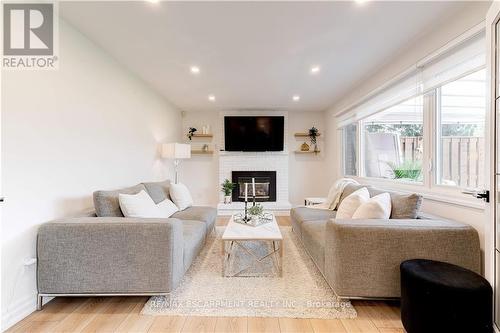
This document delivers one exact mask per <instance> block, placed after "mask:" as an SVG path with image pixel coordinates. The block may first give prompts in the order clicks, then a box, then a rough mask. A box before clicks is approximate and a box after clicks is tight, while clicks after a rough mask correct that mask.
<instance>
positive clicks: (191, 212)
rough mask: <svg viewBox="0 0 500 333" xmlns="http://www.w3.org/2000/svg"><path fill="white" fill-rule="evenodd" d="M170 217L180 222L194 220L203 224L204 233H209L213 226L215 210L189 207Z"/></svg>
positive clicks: (215, 216) (215, 215)
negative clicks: (204, 226)
mask: <svg viewBox="0 0 500 333" xmlns="http://www.w3.org/2000/svg"><path fill="white" fill-rule="evenodd" d="M172 217H174V218H177V219H181V220H194V221H201V222H204V223H205V225H206V231H207V232H210V231H211V230H212V228H213V227H214V225H215V219H216V218H217V209H215V208H213V207H203V206H191V207H189V208H186V209H184V210H183V211H179V212H176V213H174V214H173V215H172Z"/></svg>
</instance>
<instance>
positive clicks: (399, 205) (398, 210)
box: [340, 184, 422, 219]
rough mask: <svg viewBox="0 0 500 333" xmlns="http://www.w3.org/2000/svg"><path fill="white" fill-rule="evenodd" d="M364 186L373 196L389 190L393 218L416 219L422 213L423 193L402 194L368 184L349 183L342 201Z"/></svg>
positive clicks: (343, 193) (341, 198) (341, 197)
mask: <svg viewBox="0 0 500 333" xmlns="http://www.w3.org/2000/svg"><path fill="white" fill-rule="evenodd" d="M362 187H366V188H367V189H368V192H370V196H371V197H373V196H376V195H377V194H381V193H384V192H387V193H389V194H390V195H391V204H392V211H391V219H416V218H417V217H418V215H419V214H420V206H421V205H422V196H421V195H418V194H416V193H412V194H402V193H397V192H392V191H385V190H381V189H378V188H375V187H372V186H367V185H353V184H349V185H347V186H346V187H345V189H344V191H343V192H342V195H341V196H340V202H342V200H344V199H345V198H346V197H347V196H349V195H350V194H351V193H353V192H355V191H357V190H359V189H360V188H362Z"/></svg>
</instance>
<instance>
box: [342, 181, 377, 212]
mask: <svg viewBox="0 0 500 333" xmlns="http://www.w3.org/2000/svg"><path fill="white" fill-rule="evenodd" d="M363 187H366V188H370V186H369V185H355V184H349V185H347V186H346V187H344V190H343V191H342V194H341V195H340V200H339V206H340V204H341V203H342V201H344V199H345V198H347V197H348V196H350V195H351V194H353V193H354V192H356V191H357V190H359V189H361V188H363ZM337 207H338V206H337Z"/></svg>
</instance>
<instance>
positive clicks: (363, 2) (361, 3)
mask: <svg viewBox="0 0 500 333" xmlns="http://www.w3.org/2000/svg"><path fill="white" fill-rule="evenodd" d="M354 2H356V3H357V4H358V5H364V4H365V3H367V2H368V0H354Z"/></svg>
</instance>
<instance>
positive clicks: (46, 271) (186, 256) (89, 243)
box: [37, 181, 217, 308]
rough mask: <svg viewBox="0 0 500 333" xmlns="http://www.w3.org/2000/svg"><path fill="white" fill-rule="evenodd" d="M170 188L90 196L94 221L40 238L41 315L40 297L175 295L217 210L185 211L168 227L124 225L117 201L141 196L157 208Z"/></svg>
mask: <svg viewBox="0 0 500 333" xmlns="http://www.w3.org/2000/svg"><path fill="white" fill-rule="evenodd" d="M169 185H170V181H164V182H156V183H142V184H139V185H136V186H133V187H130V188H125V189H121V190H117V191H97V192H95V193H94V206H95V214H91V215H93V216H86V217H76V218H67V219H61V220H57V221H52V222H48V223H45V224H43V225H41V227H40V228H39V230H38V240H37V256H38V274H37V282H38V307H39V308H41V306H42V298H43V297H45V296H78V295H166V294H169V293H170V292H171V291H173V290H174V289H175V288H176V287H177V285H178V284H179V282H180V281H181V279H182V277H183V276H184V274H185V272H186V271H187V270H188V268H189V267H190V266H191V263H192V262H193V261H194V259H195V258H196V256H197V255H198V254H199V252H200V250H201V249H202V247H203V245H204V243H205V239H206V237H207V235H208V234H209V233H210V232H211V231H212V230H213V229H214V227H215V220H216V215H217V210H216V209H215V208H211V207H200V206H198V207H189V208H187V209H185V210H184V211H181V212H177V213H175V214H174V215H173V216H172V217H171V218H166V219H151V218H148V219H142V218H125V217H123V214H122V212H121V210H120V206H119V203H118V194H119V193H129V194H130V193H132V194H134V193H138V192H139V191H141V190H145V191H146V192H147V193H148V194H149V195H150V196H151V197H152V198H153V200H154V201H155V202H156V203H158V202H161V201H162V200H164V199H165V198H168V197H169V194H168V193H169Z"/></svg>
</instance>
